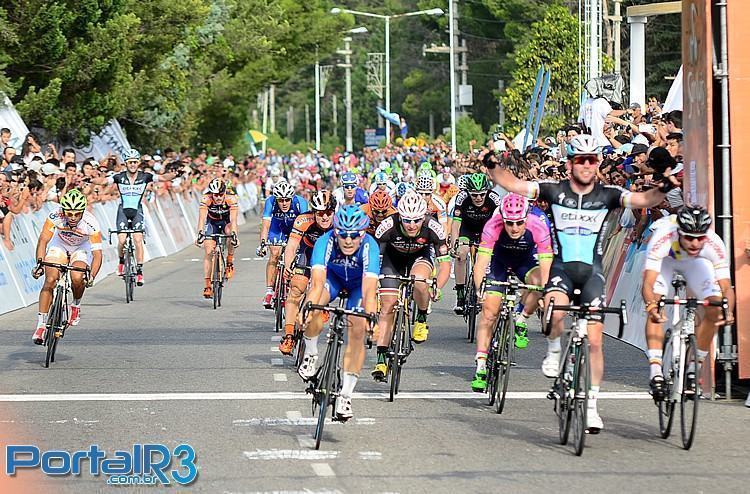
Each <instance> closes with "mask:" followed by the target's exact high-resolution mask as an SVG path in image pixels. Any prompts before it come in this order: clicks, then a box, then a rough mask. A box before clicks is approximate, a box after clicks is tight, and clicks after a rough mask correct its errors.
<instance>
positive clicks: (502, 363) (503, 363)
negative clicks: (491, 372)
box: [495, 317, 515, 413]
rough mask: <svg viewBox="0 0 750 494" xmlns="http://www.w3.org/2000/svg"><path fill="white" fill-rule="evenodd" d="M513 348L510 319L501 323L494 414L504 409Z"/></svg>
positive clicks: (507, 318)
mask: <svg viewBox="0 0 750 494" xmlns="http://www.w3.org/2000/svg"><path fill="white" fill-rule="evenodd" d="M514 348H515V339H514V332H513V325H512V324H511V319H510V317H506V318H505V320H504V321H503V337H502V340H501V346H500V358H499V364H498V367H499V369H498V370H499V374H498V376H499V377H498V383H497V387H498V391H497V400H496V401H495V412H496V413H503V409H504V408H505V395H506V393H507V392H508V382H509V380H510V367H511V364H513V349H514Z"/></svg>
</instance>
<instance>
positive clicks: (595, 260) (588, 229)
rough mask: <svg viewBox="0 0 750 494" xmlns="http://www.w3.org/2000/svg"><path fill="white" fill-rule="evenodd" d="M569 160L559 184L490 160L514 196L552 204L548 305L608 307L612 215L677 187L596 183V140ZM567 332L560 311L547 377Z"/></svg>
mask: <svg viewBox="0 0 750 494" xmlns="http://www.w3.org/2000/svg"><path fill="white" fill-rule="evenodd" d="M569 151H570V152H569V153H568V158H567V163H566V166H567V169H568V173H569V178H568V179H565V180H563V181H560V182H554V181H543V182H529V181H525V180H521V179H518V178H517V177H515V176H514V175H513V174H512V173H511V172H510V171H509V170H508V167H507V163H509V161H510V159H511V156H510V155H507V154H506V155H504V156H503V160H502V161H503V162H504V165H503V166H496V164H495V162H494V161H492V160H486V163H487V165H488V172H489V174H490V176H491V177H492V178H493V180H494V181H495V182H496V183H497V184H499V185H500V186H501V187H503V188H504V189H505V190H507V191H509V192H515V193H517V194H520V195H523V196H526V197H528V198H530V199H536V198H539V199H542V200H545V201H547V202H548V203H549V204H550V206H551V208H552V214H553V222H552V223H553V229H552V231H553V233H554V237H553V241H554V244H553V245H554V250H555V257H554V261H553V263H552V268H551V270H550V278H549V281H548V282H547V285H546V287H545V305H549V303H550V300H551V299H552V298H554V299H555V303H556V304H558V305H566V304H568V303H569V301H570V298H571V297H572V296H573V290H574V289H579V290H580V291H581V295H580V302H581V303H588V304H590V305H604V304H605V300H606V299H605V297H604V281H605V280H604V273H603V270H602V255H603V251H604V245H603V244H604V239H605V238H607V222H606V221H605V220H606V217H607V214H608V213H609V212H610V211H611V210H613V209H617V208H620V207H625V208H648V207H653V206H656V205H657V204H659V203H660V202H661V201H663V200H664V197H665V194H666V192H668V191H669V190H671V189H672V188H673V187H674V186H675V183H674V182H672V180H673V179H672V178H670V177H665V179H664V181H663V182H660V183H659V184H658V187H656V188H653V189H651V190H649V191H647V192H630V191H627V190H625V189H622V188H620V187H615V186H611V185H602V184H600V183H598V182H597V181H596V171H597V169H598V166H599V160H600V157H599V147H598V144H597V142H596V139H595V138H594V137H592V136H590V135H587V134H579V135H577V136H575V137H573V138H572V139H571V140H570V149H569ZM603 328H604V324H603V323H602V318H601V317H597V316H592V319H591V321H590V322H589V325H588V339H589V344H590V349H591V389H590V393H589V395H590V396H589V408H588V411H587V414H586V417H587V419H586V420H587V428H588V429H589V432H591V433H593V434H596V433H598V432H599V431H600V430H601V428H602V427H603V425H602V419H601V417H599V413H598V411H597V397H598V395H599V383H600V382H601V379H602V375H603V374H604V354H603V352H602V330H603ZM563 329H564V314H563V312H562V311H555V312H554V313H553V315H552V329H551V333H550V335H549V337H548V339H547V356H546V357H545V358H544V361H543V362H542V372H543V373H544V375H545V376H547V377H550V378H552V377H556V376H557V375H558V372H559V367H560V354H561V352H562V348H561V346H560V335H561V334H562V331H563Z"/></svg>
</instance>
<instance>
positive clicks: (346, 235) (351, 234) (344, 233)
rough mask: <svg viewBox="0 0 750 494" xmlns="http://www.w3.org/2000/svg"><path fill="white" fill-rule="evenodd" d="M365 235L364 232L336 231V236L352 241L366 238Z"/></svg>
mask: <svg viewBox="0 0 750 494" xmlns="http://www.w3.org/2000/svg"><path fill="white" fill-rule="evenodd" d="M364 234H365V232H364V231H361V232H348V231H346V230H336V236H337V237H340V238H351V239H352V240H353V239H356V238H360V237H362V236H364Z"/></svg>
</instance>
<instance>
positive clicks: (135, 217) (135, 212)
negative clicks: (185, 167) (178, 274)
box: [91, 149, 177, 286]
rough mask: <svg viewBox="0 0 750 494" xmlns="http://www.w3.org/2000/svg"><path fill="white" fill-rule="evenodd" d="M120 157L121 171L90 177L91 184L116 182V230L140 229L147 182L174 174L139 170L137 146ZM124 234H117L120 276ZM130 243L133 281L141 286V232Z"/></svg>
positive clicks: (141, 228)
mask: <svg viewBox="0 0 750 494" xmlns="http://www.w3.org/2000/svg"><path fill="white" fill-rule="evenodd" d="M122 160H123V161H124V162H125V171H123V172H120V173H117V174H115V175H112V176H111V177H102V178H94V179H92V180H91V183H93V184H97V185H112V184H116V185H117V190H118V191H119V193H120V206H119V207H118V209H117V229H118V230H127V229H132V230H140V231H141V232H142V231H143V227H144V222H143V205H142V202H141V201H142V200H143V196H144V194H145V193H146V188H147V187H148V184H150V183H152V182H169V181H170V180H172V179H173V178H175V177H176V176H177V175H176V174H175V173H165V174H164V175H154V174H152V173H147V172H144V171H141V170H140V166H141V153H139V152H138V150H137V149H129V150H127V151H125V152H124V153H123V154H122ZM126 238H127V236H126V235H125V234H124V233H120V234H118V235H117V252H118V254H119V256H120V263H119V264H118V266H117V275H118V276H122V274H123V271H124V269H125V258H124V257H123V256H124V254H123V248H124V246H125V239H126ZM133 243H135V262H136V264H137V271H136V283H137V284H138V286H142V285H143V233H134V234H133Z"/></svg>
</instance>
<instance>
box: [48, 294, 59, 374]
mask: <svg viewBox="0 0 750 494" xmlns="http://www.w3.org/2000/svg"><path fill="white" fill-rule="evenodd" d="M62 298H63V297H62V293H60V289H59V288H58V289H57V290H55V298H54V300H53V301H52V305H51V306H50V307H51V308H50V311H49V315H48V317H47V329H46V334H45V338H44V343H45V345H46V346H47V354H46V356H45V359H44V367H46V368H49V364H50V362H54V361H55V351H56V350H57V340H58V336H57V332H58V331H59V330H60V328H61V327H62V324H63V316H62V312H63V307H62Z"/></svg>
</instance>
